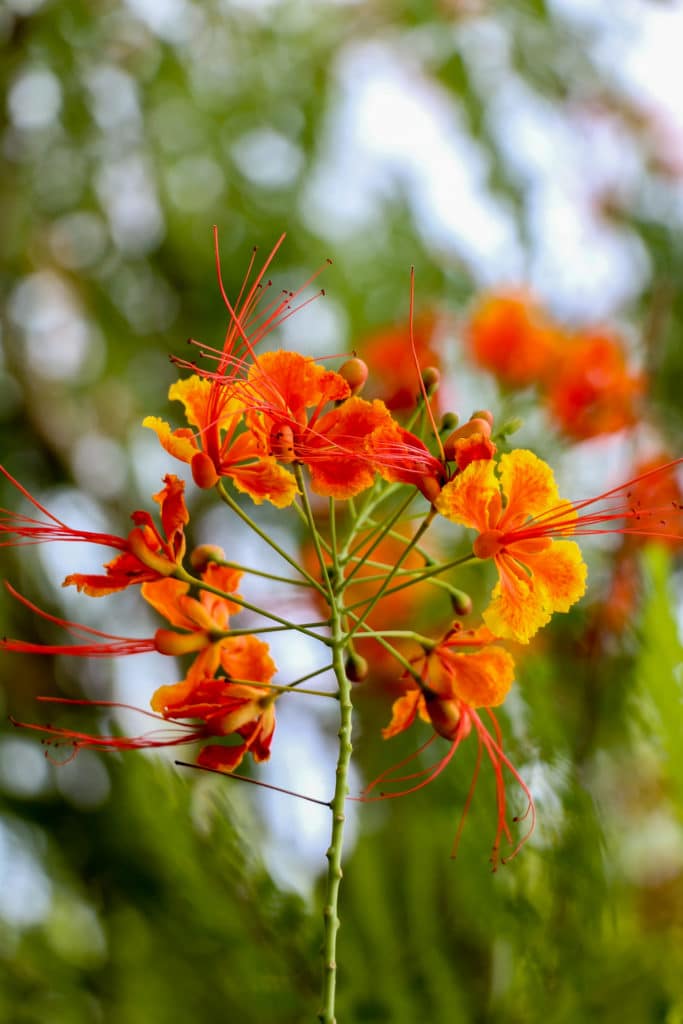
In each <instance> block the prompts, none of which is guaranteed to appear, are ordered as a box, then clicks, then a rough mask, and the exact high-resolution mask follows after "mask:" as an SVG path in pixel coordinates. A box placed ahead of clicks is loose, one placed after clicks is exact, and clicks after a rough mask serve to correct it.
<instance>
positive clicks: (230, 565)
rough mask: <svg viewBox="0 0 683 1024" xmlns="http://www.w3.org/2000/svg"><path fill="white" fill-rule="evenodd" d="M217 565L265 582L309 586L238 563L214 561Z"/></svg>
mask: <svg viewBox="0 0 683 1024" xmlns="http://www.w3.org/2000/svg"><path fill="white" fill-rule="evenodd" d="M214 561H215V562H216V564H217V565H224V566H225V567H226V568H227V569H237V570H238V571H239V572H243V573H246V574H247V575H248V576H261V577H263V579H265V580H274V581H275V582H276V583H287V584H289V586H291V587H308V588H309V589H310V586H311V584H310V583H309V582H308V581H307V580H291V579H289V577H288V576H278V575H277V573H272V572H264V570H263V569H251V568H249V567H248V566H246V565H240V563H239V562H226V560H225V559H224V558H216V559H214Z"/></svg>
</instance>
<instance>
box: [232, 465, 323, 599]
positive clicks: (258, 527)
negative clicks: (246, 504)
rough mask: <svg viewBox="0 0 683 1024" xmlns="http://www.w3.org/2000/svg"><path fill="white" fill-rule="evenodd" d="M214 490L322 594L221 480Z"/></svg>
mask: <svg viewBox="0 0 683 1024" xmlns="http://www.w3.org/2000/svg"><path fill="white" fill-rule="evenodd" d="M216 490H217V491H218V493H219V495H220V497H221V500H222V501H224V502H225V504H226V505H227V506H228V508H230V509H231V510H232V511H233V512H234V513H235V515H236V516H238V518H239V519H241V520H242V522H243V523H245V524H246V525H247V526H248V527H249V529H250V530H253V531H254V533H255V534H256V535H257V536H258V537H260V538H261V540H262V541H263V542H264V543H265V544H267V545H268V547H270V548H272V550H273V551H275V552H277V554H278V555H279V556H280V558H283V559H284V560H285V562H286V563H287V565H290V566H291V567H292V569H296V571H297V572H298V573H300V574H301V575H302V576H303V577H304V579H305V580H306V581H307V583H308V585H309V586H310V587H313V588H314V589H315V590H318V591H320V593H324V590H323V587H322V586H321V585H320V583H318V581H317V580H316V579H314V578H313V577H312V576H311V574H310V573H308V572H306V570H305V569H304V568H303V567H302V566H300V565H299V564H298V563H297V562H296V561H295V560H294V558H292V556H291V555H288V554H287V552H286V551H285V550H284V549H283V548H281V547H280V545H279V544H278V543H276V541H274V540H273V538H272V537H269V536H268V534H267V533H266V532H265V531H264V530H262V529H261V527H260V526H258V524H257V523H255V522H254V520H253V519H252V518H251V516H249V515H247V513H246V512H245V511H244V509H243V508H241V507H240V506H239V505H238V503H237V502H236V501H235V499H234V498H233V497H231V495H230V494H229V493H228V492H227V491H226V489H225V487H224V486H223V481H222V480H219V481H218V483H217V484H216Z"/></svg>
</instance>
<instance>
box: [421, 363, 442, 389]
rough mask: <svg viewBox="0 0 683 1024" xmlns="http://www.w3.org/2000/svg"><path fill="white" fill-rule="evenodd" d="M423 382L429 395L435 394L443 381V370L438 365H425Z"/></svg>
mask: <svg viewBox="0 0 683 1024" xmlns="http://www.w3.org/2000/svg"><path fill="white" fill-rule="evenodd" d="M422 383H423V384H424V386H425V391H426V392H427V394H428V395H433V394H434V392H435V391H437V390H438V387H439V384H440V383H441V371H440V370H438V369H437V367H436V366H425V368H424V370H423V371H422Z"/></svg>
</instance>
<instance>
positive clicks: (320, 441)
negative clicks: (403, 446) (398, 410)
mask: <svg viewBox="0 0 683 1024" xmlns="http://www.w3.org/2000/svg"><path fill="white" fill-rule="evenodd" d="M240 391H241V394H242V400H243V401H244V404H245V407H247V413H246V423H247V426H248V427H249V429H250V430H251V432H252V433H253V435H254V436H255V437H256V438H258V440H259V444H260V446H261V449H262V451H263V453H264V455H270V456H272V457H273V458H275V459H277V460H278V462H280V463H284V464H290V463H293V462H301V463H303V464H304V465H306V466H307V467H308V469H309V472H310V475H311V487H312V489H313V490H314V491H315V492H316V494H320V495H323V496H325V497H335V498H350V497H353V496H354V495H356V494H358V493H360V492H361V491H363V490H365V489H366V488H367V487H369V486H370V485H371V484H372V482H373V480H374V468H373V465H372V462H371V460H370V459H369V458H368V457H367V455H366V452H365V440H366V438H367V437H368V435H369V434H370V433H371V432H372V431H373V430H374V429H375V428H376V427H377V426H379V425H380V424H381V423H384V422H386V421H388V420H390V418H391V414H390V412H389V410H388V409H387V408H386V406H385V405H384V404H383V403H382V402H380V401H378V400H375V401H373V402H367V401H365V399H362V398H358V397H357V396H352V395H351V389H350V387H349V384H348V383H347V381H346V380H345V379H344V378H343V377H342V376H341V375H340V374H338V373H335V372H334V371H333V370H327V369H325V368H324V367H322V366H320V365H319V364H318V363H316V362H315V361H314V360H313V359H310V358H307V357H305V356H302V355H300V354H299V353H298V352H288V351H277V352H266V353H264V354H263V355H261V356H259V357H258V360H257V361H256V362H255V363H254V365H253V366H252V367H251V369H250V371H249V379H248V382H247V385H246V386H245V387H244V388H242V389H240ZM333 402H334V403H338V404H337V405H336V406H335V408H332V409H329V410H328V411H325V410H326V408H327V406H328V405H329V404H330V403H333Z"/></svg>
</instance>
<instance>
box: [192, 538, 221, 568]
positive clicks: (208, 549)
mask: <svg viewBox="0 0 683 1024" xmlns="http://www.w3.org/2000/svg"><path fill="white" fill-rule="evenodd" d="M223 561H225V551H223V548H220V547H219V546H218V544H198V545H197V547H196V548H195V549H194V550H193V551H192V553H191V555H190V565H191V566H192V568H193V569H194V571H195V572H204V570H205V569H206V567H207V565H208V564H209V562H223Z"/></svg>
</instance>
